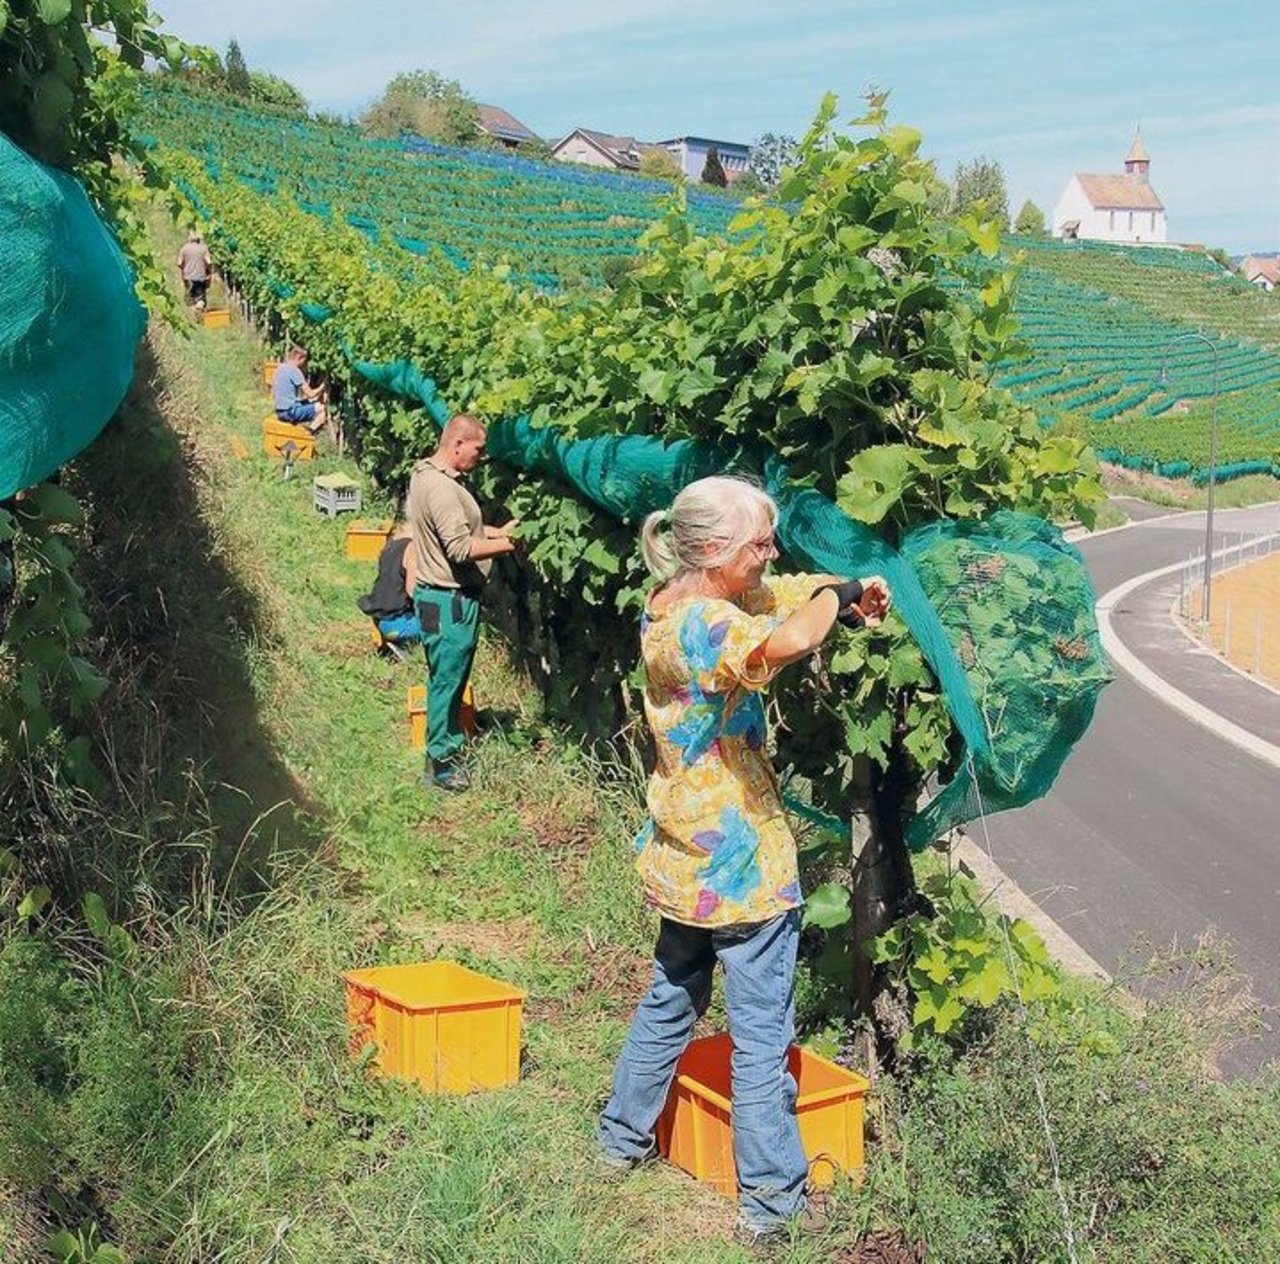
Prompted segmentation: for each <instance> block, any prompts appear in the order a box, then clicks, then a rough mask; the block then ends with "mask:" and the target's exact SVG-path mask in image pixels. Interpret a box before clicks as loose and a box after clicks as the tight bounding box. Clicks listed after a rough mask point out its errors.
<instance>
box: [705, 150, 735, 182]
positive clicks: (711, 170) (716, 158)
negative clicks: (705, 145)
mask: <svg viewBox="0 0 1280 1264" xmlns="http://www.w3.org/2000/svg"><path fill="white" fill-rule="evenodd" d="M702 183H703V184H714V185H715V186H716V188H718V189H723V188H726V187H728V184H729V177H728V176H727V175H725V173H724V164H723V163H722V162H721V161H720V151H719V150H718V149H717V148H716V147H715V146H714V145H712V146H711V148H710V149H708V150H707V161H706V162H705V163H704V164H703V167H702Z"/></svg>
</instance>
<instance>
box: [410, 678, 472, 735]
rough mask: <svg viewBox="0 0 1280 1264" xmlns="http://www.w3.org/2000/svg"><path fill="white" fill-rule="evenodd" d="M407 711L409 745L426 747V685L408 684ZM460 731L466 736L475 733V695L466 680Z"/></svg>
mask: <svg viewBox="0 0 1280 1264" xmlns="http://www.w3.org/2000/svg"><path fill="white" fill-rule="evenodd" d="M405 706H406V709H407V710H408V712H409V745H410V746H411V747H412V748H413V749H414V750H426V748H427V687H426V685H410V686H409V692H408V697H407V698H406V700H405ZM461 719H462V731H463V732H464V733H465V734H466V735H467V736H468V737H475V735H476V696H475V694H474V693H473V692H472V689H471V682H470V681H467V684H466V687H465V688H464V689H463V691H462V715H461Z"/></svg>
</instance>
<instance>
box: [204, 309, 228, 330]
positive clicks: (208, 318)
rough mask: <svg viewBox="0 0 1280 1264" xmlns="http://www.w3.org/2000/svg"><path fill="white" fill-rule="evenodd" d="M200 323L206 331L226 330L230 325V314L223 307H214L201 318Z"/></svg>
mask: <svg viewBox="0 0 1280 1264" xmlns="http://www.w3.org/2000/svg"><path fill="white" fill-rule="evenodd" d="M200 323H201V324H203V325H204V327H205V328H206V329H226V327H227V326H228V325H230V324H231V313H230V312H229V311H228V310H227V309H226V308H225V307H215V308H212V309H211V310H209V311H207V312H205V313H204V314H203V315H202V316H201V318H200Z"/></svg>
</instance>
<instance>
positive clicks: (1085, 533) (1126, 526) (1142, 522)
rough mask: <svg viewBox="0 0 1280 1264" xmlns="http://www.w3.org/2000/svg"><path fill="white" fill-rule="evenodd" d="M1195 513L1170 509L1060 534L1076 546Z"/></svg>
mask: <svg viewBox="0 0 1280 1264" xmlns="http://www.w3.org/2000/svg"><path fill="white" fill-rule="evenodd" d="M1251 508H1252V506H1251ZM1195 512H1197V511H1196V510H1194V509H1170V510H1169V512H1168V513H1165V514H1157V515H1156V516H1155V517H1154V518H1130V519H1129V521H1128V522H1122V523H1121V524H1120V525H1119V526H1118V527H1103V529H1102V530H1101V531H1090V530H1089V529H1088V527H1072V528H1071V530H1069V531H1064V532H1063V533H1062V538H1063V539H1064V540H1066V542H1067V543H1068V544H1076V543H1078V542H1079V541H1081V540H1101V539H1102V537H1103V536H1104V535H1115V533H1116V532H1117V531H1131V530H1132V529H1133V528H1134V527H1149V526H1151V525H1152V523H1156V522H1168V521H1169V519H1170V518H1182V517H1185V515H1187V514H1188V513H1195Z"/></svg>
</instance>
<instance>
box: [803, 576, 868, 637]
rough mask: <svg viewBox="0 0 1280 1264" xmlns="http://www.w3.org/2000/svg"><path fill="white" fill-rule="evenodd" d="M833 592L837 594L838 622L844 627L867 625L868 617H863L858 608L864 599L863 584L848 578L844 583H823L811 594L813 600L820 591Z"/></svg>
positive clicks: (810, 597)
mask: <svg viewBox="0 0 1280 1264" xmlns="http://www.w3.org/2000/svg"><path fill="white" fill-rule="evenodd" d="M827 591H830V592H833V593H835V595H836V601H837V602H838V603H839V607H838V610H837V613H836V622H837V623H838V624H840V626H841V627H843V628H860V627H863V626H865V624H866V619H864V618H863V617H862V611H861V610H859V609H858V602H860V601H861V600H862V585H861V584H860V583H859V582H858V581H857V580H856V579H850V580H846V581H845V582H844V583H842V584H821V585H819V587H817V588H815V589H814V590H813V592H811V593H810V594H809V599H810V600H812V599H813V598H814V597H816V596H817V595H818V594H819V593H820V592H827Z"/></svg>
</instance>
